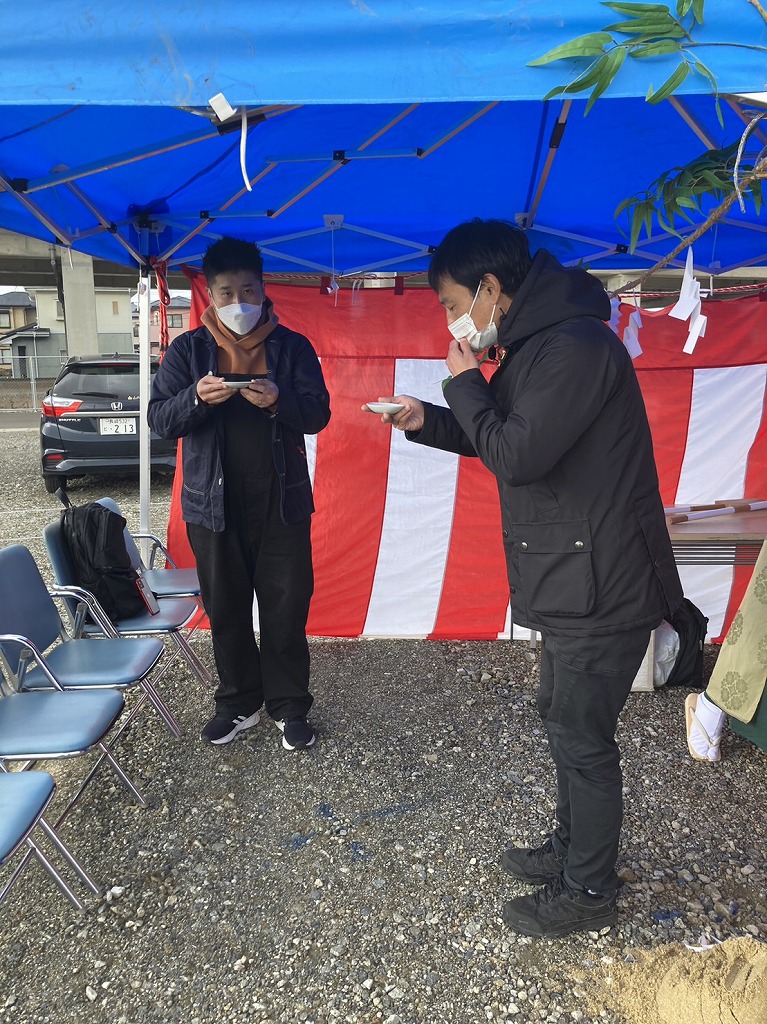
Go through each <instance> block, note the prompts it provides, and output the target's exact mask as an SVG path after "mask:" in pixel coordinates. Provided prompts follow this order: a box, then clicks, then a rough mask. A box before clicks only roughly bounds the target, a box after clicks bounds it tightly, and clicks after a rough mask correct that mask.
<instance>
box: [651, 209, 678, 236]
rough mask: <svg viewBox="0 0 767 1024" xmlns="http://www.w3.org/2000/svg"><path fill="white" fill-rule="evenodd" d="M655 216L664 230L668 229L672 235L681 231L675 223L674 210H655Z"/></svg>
mask: <svg viewBox="0 0 767 1024" xmlns="http://www.w3.org/2000/svg"><path fill="white" fill-rule="evenodd" d="M655 217H656V220H657V221H658V227H659V228H660V229H661V230H662V231H667V232H668V233H669V234H670V235H678V234H679V232H678V231H677V229H676V224H675V223H674V214H673V212H672V211H668V214H667V211H666V210H663V209H658V210H656V211H655ZM648 234H649V232H648Z"/></svg>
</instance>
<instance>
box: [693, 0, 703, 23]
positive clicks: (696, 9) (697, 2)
mask: <svg viewBox="0 0 767 1024" xmlns="http://www.w3.org/2000/svg"><path fill="white" fill-rule="evenodd" d="M692 16H693V18H695V20H696V21H697V23H698V24H699V25H702V24H703V0H692Z"/></svg>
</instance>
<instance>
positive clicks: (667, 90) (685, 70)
mask: <svg viewBox="0 0 767 1024" xmlns="http://www.w3.org/2000/svg"><path fill="white" fill-rule="evenodd" d="M689 73H690V65H689V64H685V63H682V64H680V65H679V67H678V68H677V69H676V70H675V71H672V73H671V74H670V75H669V77H668V78H667V79H666V81H665V82H664V83H663V85H662V86H661V87H660V89H658V91H657V92H653V91H652V86H650V88H649V89H648V90H647V97H646V99H647V102H648V103H660V102H661V101H662V100H665V99H668V97H669V96H670V95H671V94H672V93H673V92H674V90H675V89H677V88H678V87H679V86H680V85H681V84H682V82H683V81H684V80H685V78H687V76H688V75H689Z"/></svg>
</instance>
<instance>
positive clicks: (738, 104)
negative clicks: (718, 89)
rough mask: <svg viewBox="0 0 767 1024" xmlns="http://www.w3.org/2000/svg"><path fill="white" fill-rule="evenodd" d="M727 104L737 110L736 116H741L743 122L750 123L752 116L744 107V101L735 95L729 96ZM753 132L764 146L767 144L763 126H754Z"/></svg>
mask: <svg viewBox="0 0 767 1024" xmlns="http://www.w3.org/2000/svg"><path fill="white" fill-rule="evenodd" d="M727 106H728V107H730V108H731V109H732V110H733V111H734V112H735V114H736V116H737V117H739V118H740V120H741V121H742V122H743V124H745V125H748V124H750V123H751V118H750V117H749V116H748V114H747V113H746V112H745V110H744V109H743V103H742V101H739V100H738V99H737V98H736V97H734V96H728V97H727ZM751 134H752V135H754V136H756V138H757V139H759V141H760V142H761V144H762V145H763V146H767V135H765V134H764V132H763V131H762V130H761V128H753V129H752V131H751Z"/></svg>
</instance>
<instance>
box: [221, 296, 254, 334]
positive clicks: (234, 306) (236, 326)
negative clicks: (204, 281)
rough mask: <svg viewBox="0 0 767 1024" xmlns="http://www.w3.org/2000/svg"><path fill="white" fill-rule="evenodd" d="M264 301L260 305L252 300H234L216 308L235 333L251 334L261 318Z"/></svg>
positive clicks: (223, 322) (224, 322)
mask: <svg viewBox="0 0 767 1024" xmlns="http://www.w3.org/2000/svg"><path fill="white" fill-rule="evenodd" d="M263 308H264V306H263V303H260V304H259V305H258V306H253V305H251V303H250V302H232V303H231V304H230V305H228V306H219V307H218V308H217V309H216V313H217V315H218V318H219V320H220V321H221V323H222V324H223V325H224V327H228V328H229V330H230V331H234V333H235V334H249V333H250V332H251V331H252V330H253V328H254V327H255V326H256V324H257V323H258V321H259V320H260V319H261V311H262V309H263Z"/></svg>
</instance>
